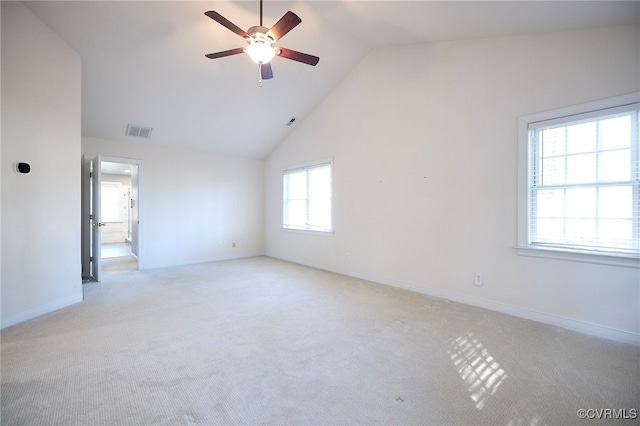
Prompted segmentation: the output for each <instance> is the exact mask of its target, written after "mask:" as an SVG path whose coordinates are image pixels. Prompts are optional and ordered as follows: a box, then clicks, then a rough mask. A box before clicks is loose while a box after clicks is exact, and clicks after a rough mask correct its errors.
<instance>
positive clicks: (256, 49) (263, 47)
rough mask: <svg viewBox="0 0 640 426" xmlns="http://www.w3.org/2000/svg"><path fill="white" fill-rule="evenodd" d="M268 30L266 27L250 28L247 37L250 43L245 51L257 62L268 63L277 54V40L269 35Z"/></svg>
mask: <svg viewBox="0 0 640 426" xmlns="http://www.w3.org/2000/svg"><path fill="white" fill-rule="evenodd" d="M268 30H269V29H268V28H265V27H251V28H249V37H248V38H247V42H248V43H249V45H248V46H247V47H246V48H245V52H247V55H249V57H250V58H251V60H253V62H255V63H256V64H267V63H269V61H271V60H272V59H273V57H274V56H276V51H275V49H274V44H275V41H274V40H273V38H272V37H271V36H269V35H267V31H268Z"/></svg>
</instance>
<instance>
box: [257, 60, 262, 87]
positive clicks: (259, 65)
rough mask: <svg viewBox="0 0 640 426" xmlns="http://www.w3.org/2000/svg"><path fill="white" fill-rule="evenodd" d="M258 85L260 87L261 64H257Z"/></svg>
mask: <svg viewBox="0 0 640 426" xmlns="http://www.w3.org/2000/svg"><path fill="white" fill-rule="evenodd" d="M258 85H259V86H260V87H262V64H258Z"/></svg>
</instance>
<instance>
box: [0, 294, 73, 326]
mask: <svg viewBox="0 0 640 426" xmlns="http://www.w3.org/2000/svg"><path fill="white" fill-rule="evenodd" d="M82 300H83V295H82V292H80V294H79V295H75V296H72V297H67V298H65V299H60V300H56V301H55V302H51V303H47V304H46V305H42V306H38V307H37V308H33V309H29V310H27V311H24V312H22V313H20V314H18V315H15V316H13V317H11V318H7V319H3V320H2V326H1V328H2V329H5V328H7V327H11V326H12V325H16V324H20V323H21V322H25V321H27V320H30V319H33V318H37V317H39V316H42V315H45V314H48V313H51V312H53V311H57V310H58V309H62V308H66V307H67V306H71V305H74V304H76V303H79V302H82Z"/></svg>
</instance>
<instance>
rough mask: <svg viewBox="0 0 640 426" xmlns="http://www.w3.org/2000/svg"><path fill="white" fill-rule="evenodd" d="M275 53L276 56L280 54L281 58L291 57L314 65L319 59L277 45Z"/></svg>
mask: <svg viewBox="0 0 640 426" xmlns="http://www.w3.org/2000/svg"><path fill="white" fill-rule="evenodd" d="M276 53H277V54H278V56H282V57H283V58H287V59H292V60H294V61H298V62H302V63H303V64H307V65H311V66H316V65H317V64H318V61H319V60H320V58H318V57H317V56H313V55H308V54H306V53H302V52H296V51H295V50H291V49H287V48H286V47H278V48H277V49H276Z"/></svg>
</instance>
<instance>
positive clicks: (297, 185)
mask: <svg viewBox="0 0 640 426" xmlns="http://www.w3.org/2000/svg"><path fill="white" fill-rule="evenodd" d="M286 179H287V191H288V193H287V196H288V198H289V199H301V198H306V197H307V174H306V172H304V171H301V172H296V173H291V174H288V175H286Z"/></svg>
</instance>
